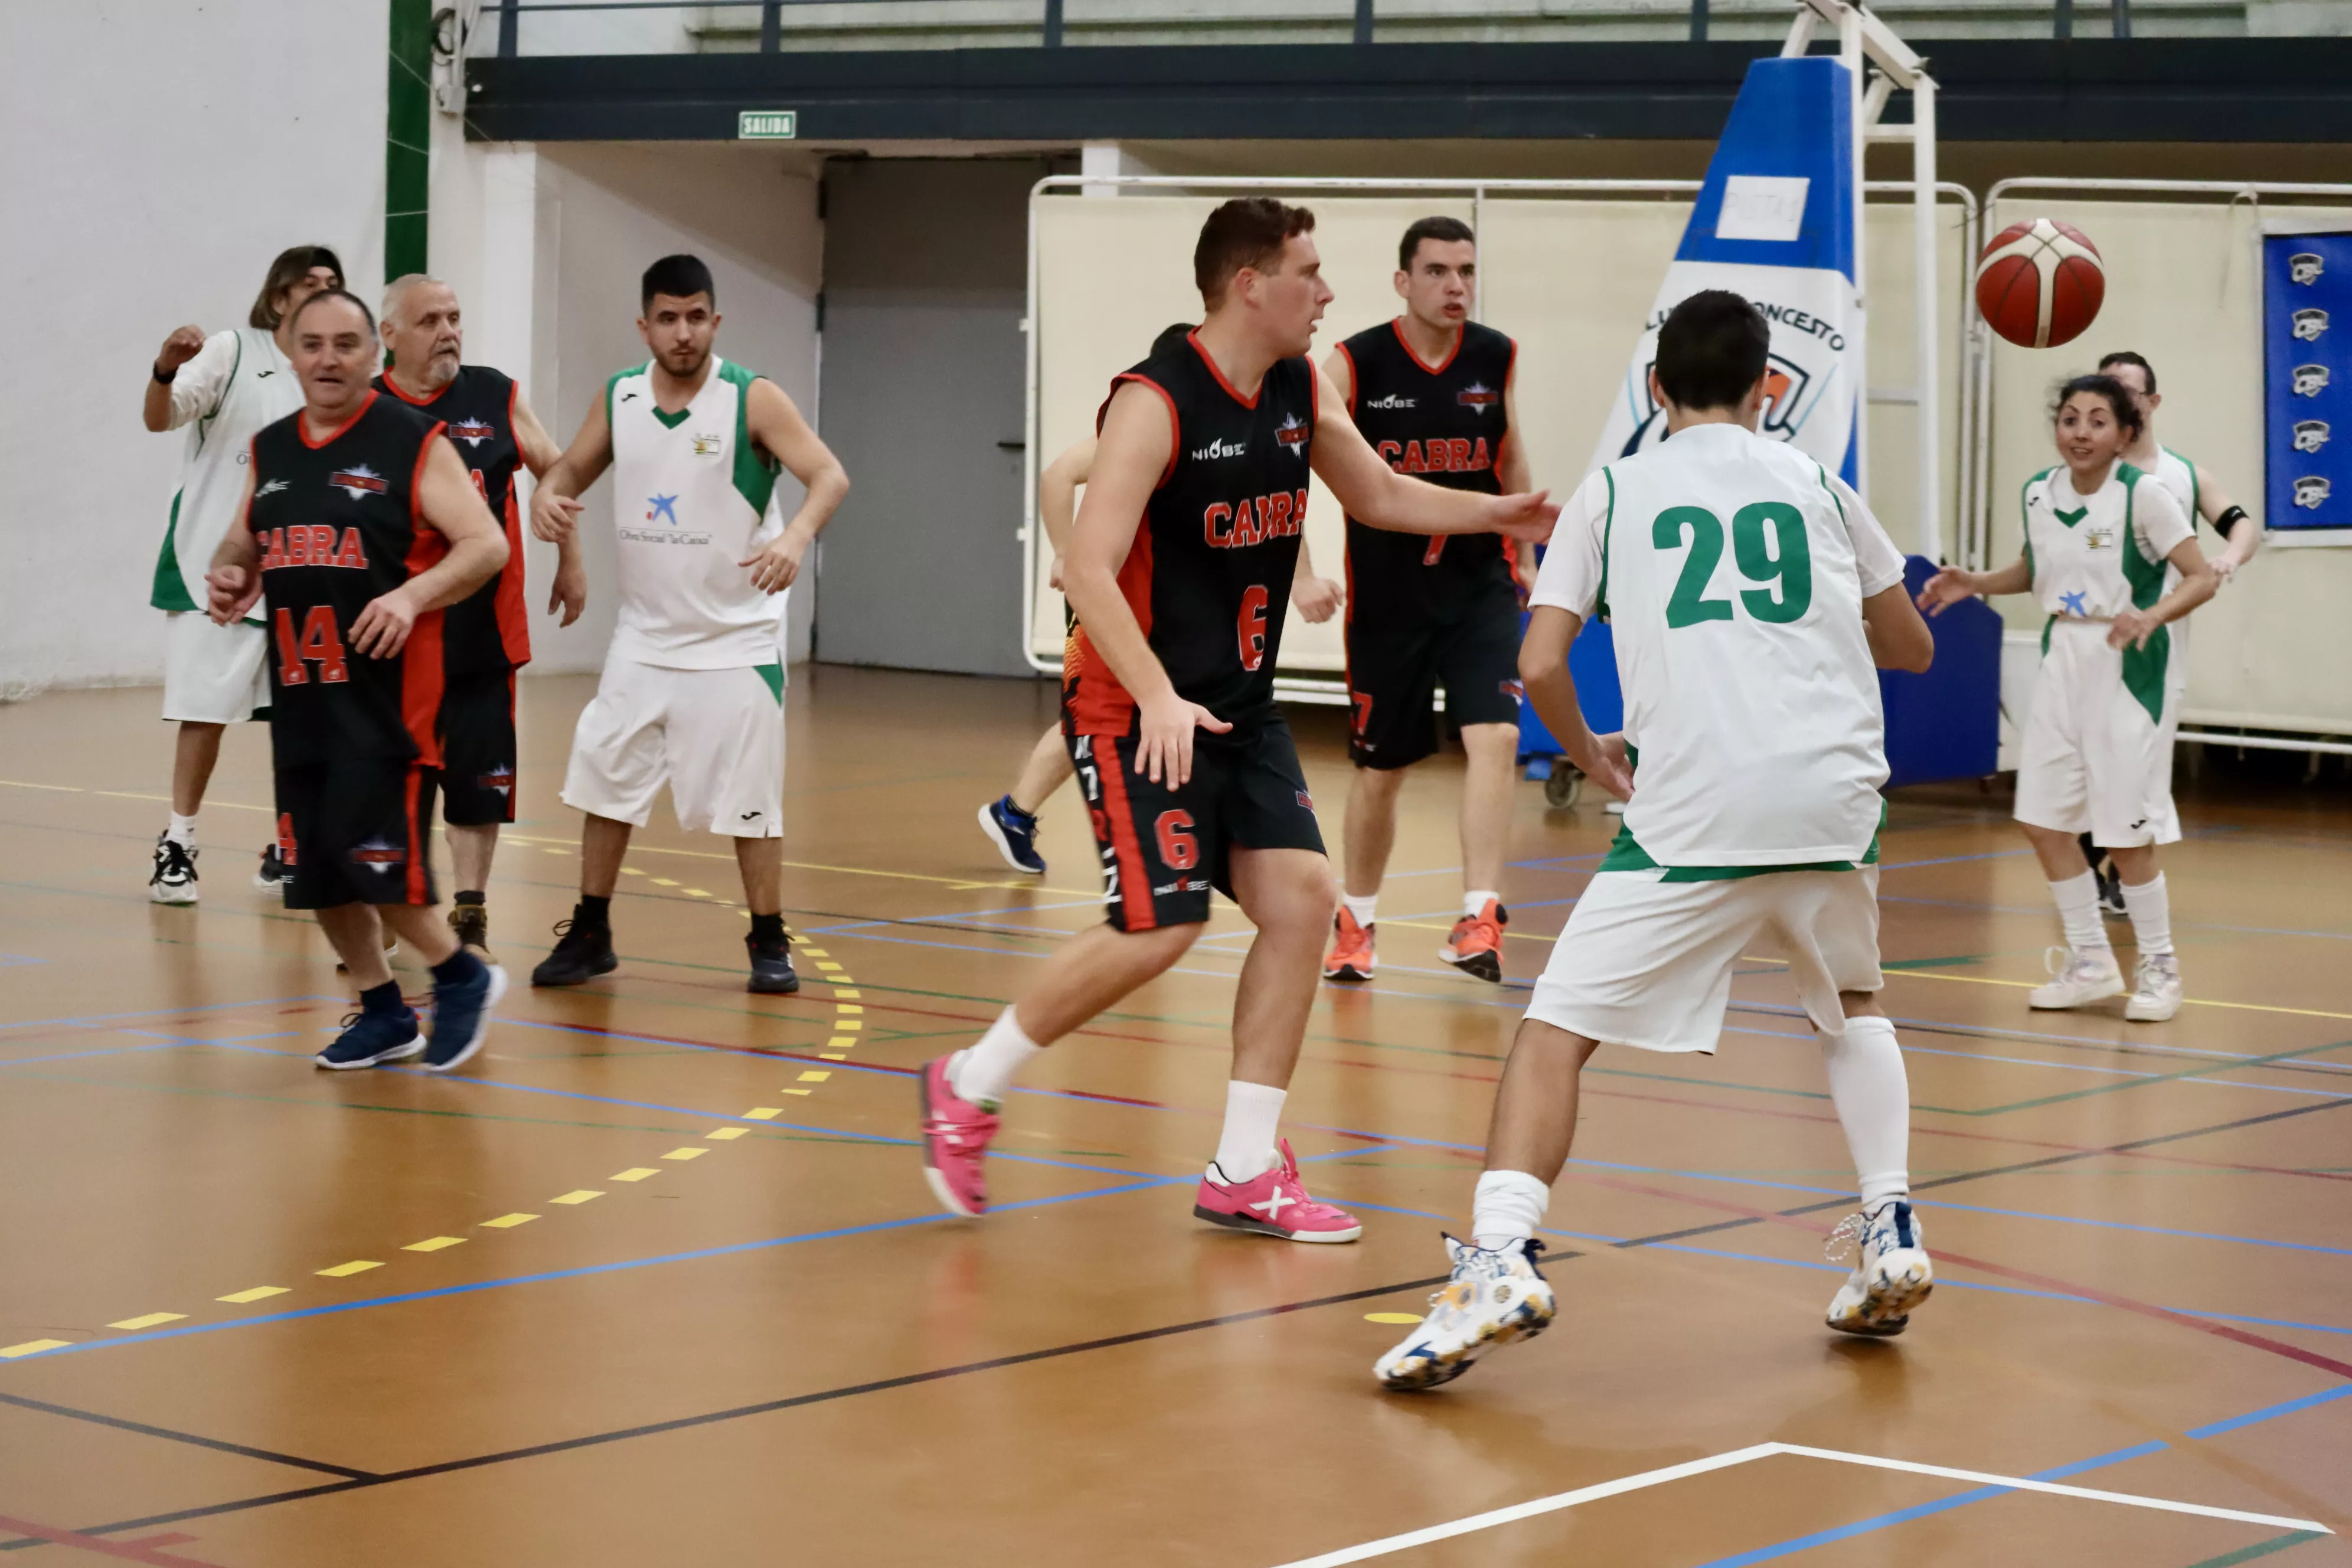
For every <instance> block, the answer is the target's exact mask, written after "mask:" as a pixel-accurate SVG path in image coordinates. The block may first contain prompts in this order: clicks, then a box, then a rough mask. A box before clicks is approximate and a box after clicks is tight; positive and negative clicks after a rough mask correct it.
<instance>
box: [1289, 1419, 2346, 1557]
mask: <svg viewBox="0 0 2352 1568" xmlns="http://www.w3.org/2000/svg"><path fill="white" fill-rule="evenodd" d="M1777 1454H1793V1455H1796V1456H1798V1457H1799V1458H1808V1459H1834V1460H1836V1461H1838V1462H1839V1463H1841V1464H1847V1465H1867V1466H1869V1467H1871V1468H1874V1469H1881V1470H1907V1471H1909V1472H1910V1473H1912V1474H1913V1475H1920V1476H1939V1477H1942V1478H1944V1479H1948V1480H1955V1481H1975V1482H1978V1483H1979V1484H1980V1485H1984V1486H1996V1487H2007V1488H2010V1489H2013V1490H2016V1491H2028V1492H2051V1493H2053V1494H2055V1495H2056V1496H2059V1497H2073V1498H2086V1499H2088V1500H2091V1501H2093V1502H2116V1503H2123V1504H2125V1505H2126V1506H2127V1507H2131V1508H2152V1509H2157V1510H2161V1511H2163V1512H2165V1513H2192V1514H2196V1515H2198V1516H2199V1517H2200V1518H2203V1519H2227V1520H2234V1521H2238V1522H2240V1523H2242V1524H2267V1525H2272V1526H2274V1527H2276V1528H2278V1529H2281V1530H2304V1531H2314V1532H2315V1533H2318V1534H2321V1535H2332V1534H2334V1533H2335V1531H2331V1530H2329V1529H2328V1528H2327V1526H2326V1525H2324V1524H2321V1523H2320V1522H2318V1521H2316V1520H2309V1519H2283V1518H2280V1517H2279V1516H2277V1515H2275V1514H2268V1513H2246V1512H2243V1511H2242V1510H2238V1509H2233V1508H2209V1507H2207V1506H2206V1505H2205V1504H2203V1503H2196V1502H2173V1501H2171V1500H2168V1499H2165V1498H2152V1497H2140V1496H2138V1495H2137V1494H2136V1493H2132V1492H2103V1491H2095V1490H2093V1489H2090V1488H2088V1487H2069V1486H2062V1485H2060V1484H2058V1483H2057V1482H2055V1481H2036V1480H2029V1479H2026V1478H2025V1477H2023V1476H1996V1475H1992V1474H1990V1473H1989V1472H1987V1471H1984V1470H1956V1469H1952V1468H1948V1467H1947V1466H1944V1465H1922V1464H1917V1463H1915V1462H1913V1461H1912V1460H1909V1459H1882V1458H1878V1457H1877V1456H1875V1455H1873V1454H1848V1453H1845V1452H1843V1451H1842V1450H1839V1449H1836V1448H1808V1447H1803V1446H1802V1445H1801V1444H1796V1443H1759V1444H1757V1445H1756V1446H1755V1447H1749V1448H1739V1449H1736V1450H1734V1451H1733V1452H1731V1453H1728V1454H1717V1455H1716V1456H1715V1457H1714V1458H1711V1459H1694V1460H1692V1461H1690V1462H1689V1463H1688V1464H1682V1465H1669V1466H1667V1467H1666V1468H1664V1469H1659V1470H1644V1471H1643V1472H1642V1473H1641V1474H1640V1475H1636V1476H1627V1477H1625V1478H1623V1479H1621V1480H1614V1481H1603V1482H1601V1484H1600V1485H1598V1486H1591V1487H1580V1488H1578V1489H1576V1490H1575V1491H1572V1492H1560V1493H1559V1494H1557V1495H1556V1496H1552V1497H1548V1498H1538V1499H1536V1500H1534V1501H1533V1502H1522V1503H1513V1504H1512V1505H1511V1506H1510V1507H1508V1508H1498V1509H1495V1510H1491V1511H1490V1512H1486V1513H1474V1514H1472V1515H1471V1516H1470V1517H1469V1518H1467V1519H1457V1520H1455V1521H1454V1522H1452V1523H1451V1524H1433V1525H1431V1526H1429V1527H1428V1528H1427V1529H1425V1530H1414V1531H1406V1532H1405V1533H1404V1534H1402V1535H1391V1536H1387V1537H1385V1538H1383V1539H1381V1540H1379V1541H1368V1542H1364V1543H1363V1544H1362V1545H1361V1546H1348V1547H1342V1548H1341V1549H1340V1550H1339V1551H1337V1552H1325V1553H1324V1554H1323V1555H1322V1556H1320V1557H1302V1558H1300V1559H1298V1560H1297V1562H1295V1563H1283V1564H1282V1565H1281V1568H1339V1564H1340V1563H1362V1562H1365V1561H1366V1560H1368V1559H1370V1558H1374V1557H1386V1556H1388V1555H1390V1554H1391V1552H1403V1551H1407V1550H1409V1549H1410V1548H1412V1547H1415V1546H1426V1545H1428V1544H1430V1543H1431V1542H1437V1541H1447V1540H1451V1539H1452V1538H1453V1537H1454V1536H1457V1535H1469V1534H1471V1533H1473V1532H1475V1531H1481V1530H1492V1529H1493V1528H1495V1526H1496V1525H1498V1524H1513V1523H1516V1522H1517V1521H1520V1520H1523V1519H1534V1518H1537V1517H1538V1516H1540V1515H1542V1514H1547V1513H1557V1512H1559V1510H1562V1509H1569V1508H1574V1507H1575V1506H1576V1505H1577V1504H1579V1503H1585V1502H1593V1501H1596V1500H1600V1499H1601V1498H1606V1497H1617V1496H1620V1495H1622V1494H1623V1493H1626V1492H1635V1491H1641V1490H1643V1489H1646V1488H1650V1487H1655V1486H1663V1485H1664V1484H1665V1483H1666V1482H1668V1481H1679V1480H1683V1479H1686V1478H1688V1477H1691V1476H1699V1475H1705V1474H1706V1472H1707V1471H1709V1470H1721V1469H1728V1468H1731V1467H1732V1466H1734V1465H1744V1464H1747V1463H1748V1461H1749V1460H1751V1459H1767V1458H1772V1457H1773V1456H1774V1455H1777Z"/></svg>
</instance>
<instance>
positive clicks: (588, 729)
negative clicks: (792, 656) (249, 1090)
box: [530, 256, 849, 994]
mask: <svg viewBox="0 0 2352 1568" xmlns="http://www.w3.org/2000/svg"><path fill="white" fill-rule="evenodd" d="M642 301H643V310H644V311H645V314H644V315H643V316H641V317H640V318H639V319H638V321H637V331H638V334H639V335H640V336H642V337H643V338H644V339H645V341H646V347H647V348H648V349H650V350H652V351H653V357H652V358H651V359H649V360H647V361H646V363H644V364H642V365H633V366H631V367H630V368H629V369H627V370H624V371H621V372H619V373H617V374H614V377H613V378H612V380H610V381H608V382H606V383H605V384H604V396H603V397H601V398H599V399H597V400H596V403H595V405H593V407H591V408H590V409H589V411H588V417H587V419H586V420H585V422H583V424H582V425H581V426H580V434H579V435H577V436H575V437H572V446H571V448H570V449H569V450H567V451H566V452H565V453H564V454H563V456H562V457H561V458H558V459H556V461H555V464H554V466H553V467H551V468H549V469H548V470H547V472H546V474H545V475H543V476H542V477H541V479H540V483H539V489H538V490H537V491H536V492H535V493H534V494H533V495H532V496H531V500H530V527H531V531H532V532H533V533H535V534H537V535H538V536H539V537H540V538H541V539H544V540H549V541H552V542H560V541H562V539H564V538H565V537H567V536H568V535H570V534H571V533H572V531H573V530H574V529H575V528H576V527H577V526H578V519H579V515H580V502H579V501H578V500H575V499H574V498H575V497H577V496H578V495H579V494H580V492H581V491H583V490H584V489H587V488H588V487H589V486H590V485H592V484H593V483H595V482H596V479H597V477H598V476H599V475H601V474H603V473H604V470H605V469H606V468H611V469H612V470H613V517H614V525H615V526H614V536H615V539H616V542H617V547H616V550H615V552H614V555H615V566H616V578H617V581H618V583H619V586H620V596H621V613H620V622H619V625H618V626H615V627H614V632H613V645H612V647H611V649H610V651H609V652H608V653H607V654H606V655H605V658H604V674H603V676H602V677H601V678H600V679H598V681H597V683H596V696H595V698H594V700H592V701H591V702H590V703H589V704H588V706H587V707H586V708H585V709H584V710H582V712H581V714H580V723H579V727H578V729H577V730H575V731H573V733H572V763H571V767H570V770H569V771H568V772H567V773H565V775H564V779H563V802H564V804H565V805H571V806H574V807H577V808H578V809H579V810H580V811H582V812H583V813H584V814H585V820H584V821H583V823H582V825H581V832H580V902H579V904H578V905H577V906H576V907H575V908H574V909H573V910H572V919H571V920H570V921H565V922H562V923H559V924H558V925H557V926H556V928H555V930H556V933H557V934H556V943H555V948H554V951H553V952H550V953H549V954H548V955H547V957H546V958H545V959H544V960H542V961H541V963H540V965H539V967H538V968H536V969H534V970H532V971H531V973H530V983H531V984H533V985H577V984H581V983H582V982H583V981H587V980H592V979H593V978H595V977H596V976H597V975H599V974H606V973H611V972H612V971H613V970H614V969H615V968H617V967H618V966H619V964H620V960H619V959H618V958H616V957H615V956H614V953H613V925H612V909H613V889H614V885H615V884H616V883H618V882H619V881H620V879H621V858H622V857H623V856H624V855H625V854H626V853H627V852H628V847H629V835H630V833H631V832H632V830H634V829H635V828H638V827H642V826H645V822H646V817H648V816H651V815H652V813H653V805H654V797H655V796H656V795H659V794H660V793H661V788H662V785H663V784H668V785H669V794H670V804H671V805H672V807H673V808H674V809H675V810H676V811H677V825H678V826H679V827H680V828H682V829H684V830H685V831H687V832H688V833H694V832H703V833H715V834H718V835H719V836H720V837H727V838H731V839H733V840H734V844H735V863H736V866H737V867H738V868H739V869H740V871H741V872H742V876H743V902H744V904H745V906H746V907H747V908H748V909H749V910H751V934H750V935H749V936H748V937H746V938H745V939H744V942H745V945H746V946H747V947H748V949H749V951H750V954H751V980H750V982H749V983H748V984H747V986H746V989H748V990H751V991H756V992H761V993H763V994H785V993H789V992H793V991H797V990H799V989H800V986H801V982H800V977H799V976H798V975H797V974H794V973H793V959H792V952H791V939H790V938H788V937H787V936H786V935H785V934H784V912H783V911H784V853H783V831H784V823H783V816H784V666H783V657H782V650H781V647H780V638H779V633H780V631H781V625H782V616H783V606H784V601H783V599H782V596H781V595H782V594H783V591H784V590H785V589H787V588H789V587H791V586H792V585H793V581H794V580H795V579H796V578H798V577H799V576H800V574H801V563H802V562H803V560H805V559H806V558H807V555H808V549H809V545H810V544H811V543H812V542H814V540H815V539H816V536H817V532H818V531H819V530H821V529H822V528H824V525H825V521H826V520H827V519H829V518H831V517H832V516H833V513H834V509H835V508H836V507H838V506H839V505H840V504H841V498H842V497H844V496H845V495H847V494H848V493H849V476H848V475H847V474H845V473H844V472H843V471H842V468H841V461H840V459H839V458H835V456H834V455H833V453H832V451H831V450H830V449H829V448H828V447H826V446H825V444H824V442H823V441H821V440H819V439H817V435H816V432H815V431H814V430H812V429H810V428H809V427H808V424H807V422H806V421H805V420H803V418H802V417H801V413H800V410H799V409H797V408H795V407H793V400H792V399H791V398H789V397H787V396H785V395H784V393H783V389H782V387H780V386H778V385H777V384H775V383H774V382H772V381H770V380H769V379H768V378H767V377H765V376H763V375H761V374H758V373H757V372H755V371H751V370H749V369H746V368H745V367H744V366H742V365H740V364H735V363H731V362H730V361H727V360H723V359H721V358H719V356H718V355H717V354H715V353H712V352H711V343H712V342H713V340H714V339H715V338H716V337H717V336H718V333H719V321H720V317H719V309H718V292H717V290H716V289H715V287H714V286H713V285H712V283H711V280H710V268H708V267H706V266H704V265H703V264H702V262H701V261H700V260H699V259H698V258H695V257H692V256H665V257H663V258H661V259H660V260H659V261H656V262H655V263H654V264H653V265H652V266H651V267H648V268H646V272H645V278H644V279H643V285H642ZM780 466H781V467H782V468H784V469H785V470H786V471H788V472H790V473H791V475H792V476H793V478H794V479H798V480H799V481H800V482H801V484H802V485H803V487H804V488H805V489H806V491H807V494H806V495H805V496H804V497H803V500H802V501H801V506H800V510H799V511H798V512H796V513H795V514H794V515H793V521H791V523H790V524H789V525H784V526H781V527H780V526H778V525H777V524H775V523H774V522H773V521H771V520H770V518H769V517H768V511H769V504H770V501H771V500H772V496H773V494H774V490H775V484H776V470H777V468H779V467H780Z"/></svg>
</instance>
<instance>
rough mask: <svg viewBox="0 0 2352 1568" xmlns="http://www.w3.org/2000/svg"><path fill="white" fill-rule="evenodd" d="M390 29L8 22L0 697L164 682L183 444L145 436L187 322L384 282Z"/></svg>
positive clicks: (1, 56) (278, 21) (374, 12)
mask: <svg viewBox="0 0 2352 1568" xmlns="http://www.w3.org/2000/svg"><path fill="white" fill-rule="evenodd" d="M384 26H385V21H384V8H383V5H381V4H374V5H366V4H344V5H268V6H254V5H208V6H197V5H160V4H155V3H153V0H147V3H144V4H133V3H126V0H88V3H85V4H79V5H47V4H32V3H18V4H10V5H0V192H5V199H6V203H7V216H6V219H5V222H0V293H5V298H8V299H11V300H16V302H17V303H16V310H15V314H14V319H13V320H12V321H11V324H10V329H9V338H8V352H9V359H10V362H11V365H12V374H9V375H8V376H7V377H6V378H5V381H0V473H5V474H6V475H7V476H9V484H8V489H9V493H10V496H11V498H12V500H11V504H10V506H9V507H8V509H7V510H6V511H5V513H0V595H4V596H5V597H0V602H5V605H6V606H7V608H6V610H5V613H0V696H6V695H22V694H25V693H27V692H30V691H36V690H39V689H42V688H44V687H47V686H56V685H93V684H118V683H136V682H142V681H160V680H161V679H163V615H162V613H161V612H159V611H154V610H150V609H149V608H148V607H147V598H148V592H149V589H150V587H151V586H152V582H153V577H154V568H155V555H156V551H157V548H158V546H159V545H160V544H161V542H162V541H163V524H164V520H165V517H166V515H167V513H168V510H169V508H170V503H171V496H172V489H173V480H174V476H175V474H176V472H177V469H178V465H179V458H180V452H181V447H182V441H183V439H184V437H182V436H181V435H179V434H176V433H175V434H172V435H164V436H157V435H151V434H149V433H148V431H147V429H146V427H145V426H143V425H142V424H141V423H140V419H139V403H140V397H141V394H142V390H143V383H144V381H145V379H146V376H147V373H148V367H149V366H150V365H152V363H154V358H155V351H156V349H157V348H158V347H159V346H160V345H161V344H162V342H163V338H164V336H165V335H166V334H167V333H169V332H170V331H172V329H173V328H174V327H176V326H179V325H180V324H182V323H183V322H188V321H194V322H196V323H198V324H200V325H202V326H203V327H205V329H207V330H217V329H219V328H223V327H231V326H237V325H241V324H243V322H244V321H245V313H246V311H247V309H248V308H249V307H250V306H251V305H252V302H253V296H254V294H255V292H256V291H257V289H259V287H260V285H261V280H262V276H263V274H264V273H265V272H266V271H267V270H268V266H269V261H270V258H272V257H274V256H275V255H277V253H278V251H280V250H282V249H284V248H285V247H288V246H289V245H297V244H301V243H303V242H305V241H317V242H323V243H325V244H327V245H331V246H332V247H334V248H335V250H336V252H337V253H338V254H339V255H341V258H342V259H343V265H344V266H345V267H346V268H350V270H351V275H352V276H351V279H350V280H351V282H352V284H353V285H354V286H356V287H358V288H361V289H365V290H369V291H373V289H375V288H376V287H377V286H378V284H379V283H380V281H381V279H382V278H383V134H384V63H383V62H384V42H385V41H384Z"/></svg>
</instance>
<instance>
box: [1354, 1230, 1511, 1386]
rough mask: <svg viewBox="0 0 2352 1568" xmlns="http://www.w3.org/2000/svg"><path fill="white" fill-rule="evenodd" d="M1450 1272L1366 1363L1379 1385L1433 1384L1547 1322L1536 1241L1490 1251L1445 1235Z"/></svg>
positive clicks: (1457, 1374) (1448, 1380)
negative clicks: (1392, 1341)
mask: <svg viewBox="0 0 2352 1568" xmlns="http://www.w3.org/2000/svg"><path fill="white" fill-rule="evenodd" d="M1445 1250H1446V1251H1447V1252H1448V1253H1450V1254H1452V1255H1453V1258H1454V1278H1453V1279H1449V1280H1447V1281H1446V1283H1445V1289H1443V1290H1440V1291H1439V1292H1437V1294H1435V1295H1434V1296H1432V1297H1431V1298H1430V1299H1429V1316H1428V1317H1426V1318H1423V1320H1422V1321H1421V1327H1419V1328H1417V1329H1415V1330H1413V1331H1412V1332H1411V1333H1409V1334H1407V1335H1406V1336H1405V1337H1404V1340H1403V1342H1402V1343H1400V1344H1399V1345H1397V1347H1396V1348H1395V1349H1393V1350H1391V1351H1390V1352H1389V1353H1388V1354H1386V1355H1384V1356H1382V1357H1381V1359H1380V1360H1379V1361H1377V1362H1375V1363H1372V1375H1373V1376H1374V1377H1377V1378H1379V1379H1380V1380H1381V1387H1383V1388H1394V1389H1413V1388H1435V1387H1436V1386H1437V1385H1438V1384H1441V1383H1451V1382H1453V1381H1454V1379H1455V1378H1457V1377H1460V1376H1461V1375H1462V1374H1463V1373H1465V1372H1468V1371H1469V1370H1470V1363H1472V1362H1474V1361H1476V1360H1477V1359H1478V1357H1479V1356H1480V1355H1481V1354H1483V1353H1484V1352H1486V1351H1488V1350H1490V1349H1492V1348H1493V1347H1495V1346H1496V1345H1507V1344H1513V1343H1516V1342H1518V1341H1520V1340H1531V1339H1533V1338H1535V1337H1536V1335H1538V1334H1539V1333H1542V1332H1543V1331H1544V1330H1546V1329H1547V1328H1549V1327H1550V1326H1551V1320H1552V1313H1553V1311H1554V1310H1555V1303H1554V1299H1553V1296H1552V1290H1551V1284H1550V1282H1549V1280H1547V1279H1544V1277H1543V1276H1542V1275H1541V1274H1540V1273H1538V1271H1537V1269H1536V1255H1537V1254H1538V1253H1539V1252H1541V1251H1542V1250H1543V1243H1542V1242H1540V1241H1523V1242H1520V1243H1519V1244H1518V1245H1517V1246H1516V1247H1504V1248H1502V1249H1501V1250H1499V1251H1495V1252H1489V1251H1487V1250H1486V1248H1485V1247H1474V1246H1472V1245H1471V1244H1470V1243H1468V1242H1466V1241H1456V1240H1454V1238H1453V1237H1450V1236H1449V1237H1446V1238H1445Z"/></svg>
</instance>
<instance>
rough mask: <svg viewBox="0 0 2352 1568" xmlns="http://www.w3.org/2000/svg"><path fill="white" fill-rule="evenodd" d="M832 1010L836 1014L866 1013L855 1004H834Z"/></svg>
mask: <svg viewBox="0 0 2352 1568" xmlns="http://www.w3.org/2000/svg"><path fill="white" fill-rule="evenodd" d="M833 1010H834V1011H835V1012H836V1013H863V1012H864V1011H866V1009H865V1008H863V1007H861V1006H859V1005H857V1004H856V1003H855V1002H835V1004H834V1005H833Z"/></svg>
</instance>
